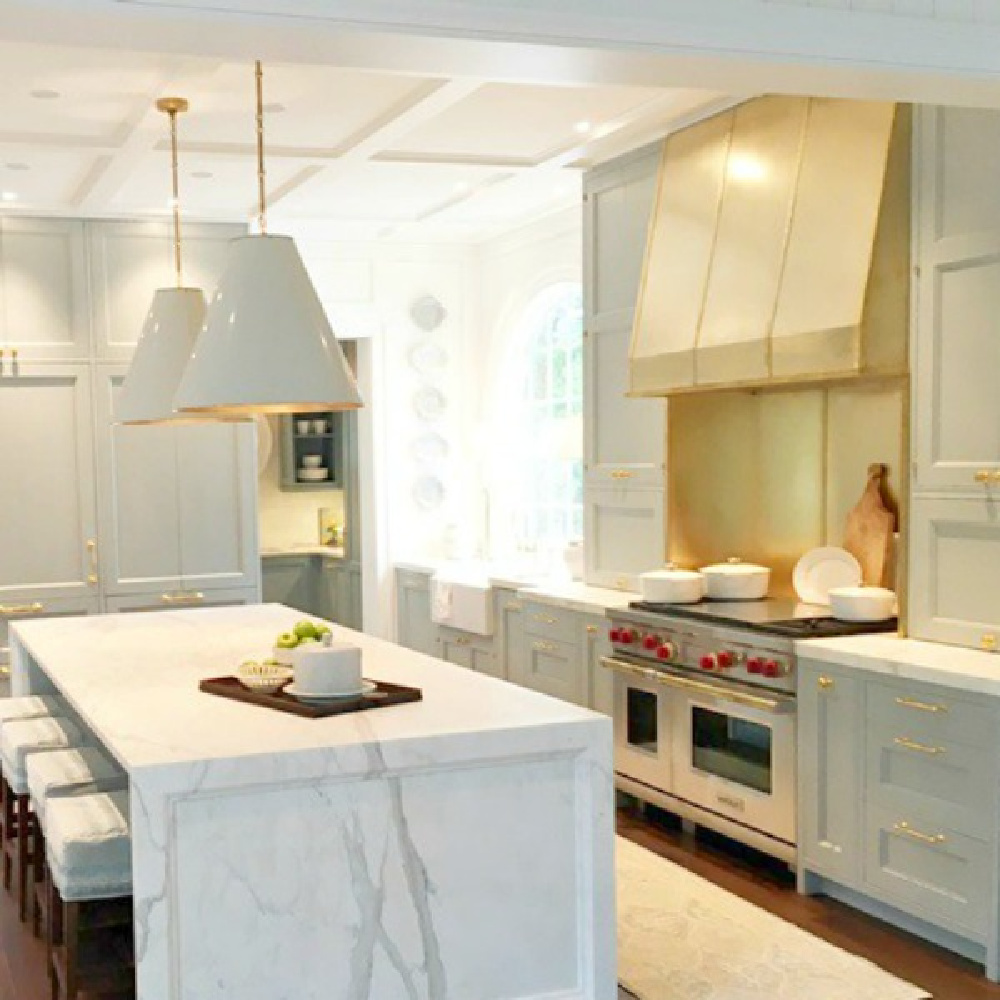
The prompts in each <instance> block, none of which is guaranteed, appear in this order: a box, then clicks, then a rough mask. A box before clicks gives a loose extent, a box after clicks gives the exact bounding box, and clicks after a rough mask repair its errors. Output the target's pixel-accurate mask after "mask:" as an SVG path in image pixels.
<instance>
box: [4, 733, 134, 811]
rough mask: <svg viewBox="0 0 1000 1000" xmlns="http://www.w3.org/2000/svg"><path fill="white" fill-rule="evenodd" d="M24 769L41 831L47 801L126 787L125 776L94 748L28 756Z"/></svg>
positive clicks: (48, 751) (111, 761)
mask: <svg viewBox="0 0 1000 1000" xmlns="http://www.w3.org/2000/svg"><path fill="white" fill-rule="evenodd" d="M24 769H25V772H26V774H27V777H28V795H29V796H31V804H32V807H33V808H34V811H35V815H36V816H37V817H38V822H39V823H40V824H41V826H42V829H43V830H44V829H45V806H46V803H48V802H49V800H50V799H57V798H62V797H64V796H66V795H84V794H87V793H89V792H110V791H114V790H117V789H120V788H125V787H127V786H128V777H127V776H126V774H125V772H124V771H123V770H122V769H121V768H120V767H119V766H118V765H117V764H116V763H115V762H114V761H113V760H112V759H111V758H110V757H109V756H108V755H107V754H106V753H105V752H104V751H103V750H99V749H98V748H97V747H79V748H75V749H72V750H46V751H44V752H42V753H32V754H28V758H27V760H26V761H25V765H24Z"/></svg>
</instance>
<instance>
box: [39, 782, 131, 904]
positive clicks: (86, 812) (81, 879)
mask: <svg viewBox="0 0 1000 1000" xmlns="http://www.w3.org/2000/svg"><path fill="white" fill-rule="evenodd" d="M45 815H46V822H47V824H48V828H47V829H46V831H45V849H46V854H47V856H48V862H49V868H50V869H51V871H52V881H53V882H54V883H55V885H56V888H57V889H58V890H59V895H60V896H62V898H63V899H64V900H66V901H67V902H72V901H82V900H89V899H113V898H114V897H116V896H128V895H131V893H132V839H131V837H130V836H129V820H128V815H129V802H128V792H127V791H118V792H98V793H96V794H94V795H74V796H71V797H69V798H65V799H52V800H51V801H50V802H49V804H48V807H47V808H46V812H45Z"/></svg>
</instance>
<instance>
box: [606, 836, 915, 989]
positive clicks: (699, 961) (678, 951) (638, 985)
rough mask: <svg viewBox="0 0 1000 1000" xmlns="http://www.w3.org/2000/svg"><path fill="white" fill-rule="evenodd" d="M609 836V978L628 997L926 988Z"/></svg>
mask: <svg viewBox="0 0 1000 1000" xmlns="http://www.w3.org/2000/svg"><path fill="white" fill-rule="evenodd" d="M616 839H617V872H618V979H619V981H620V982H621V984H622V986H623V987H624V988H625V990H627V991H629V992H631V993H633V994H634V995H635V996H636V997H637V998H638V1000H926V998H927V997H929V994H928V993H927V992H926V991H924V990H922V989H920V988H919V987H916V986H913V985H912V984H910V983H907V982H904V981H903V980H902V979H897V978H896V977H895V976H892V975H890V974H889V973H888V972H886V971H884V970H883V969H880V968H879V967H878V966H877V965H873V964H872V963H871V962H868V961H866V960H865V959H863V958H858V957H857V956H856V955H851V954H849V953H848V952H846V951H842V950H841V949H840V948H837V947H835V946H834V945H832V944H828V943H827V942H826V941H823V940H821V939H820V938H818V937H816V936H814V935H813V934H810V933H809V932H808V931H804V930H802V929H801V928H799V927H796V926H795V925H794V924H790V923H788V922H787V921H785V920H782V919H781V918H780V917H776V916H774V915H773V914H771V913H768V912H767V911H766V910H762V909H761V908H760V907H758V906H754V905H753V904H752V903H748V902H747V901H746V900H744V899H741V898H740V897H739V896H734V895H733V894H732V893H731V892H726V891H725V890H724V889H720V888H719V887H718V886H716V885H713V884H712V883H711V882H707V881H706V880H705V879H703V878H701V877H699V876H698V875H694V874H692V873H691V872H689V871H687V869H685V868H681V867H679V866H678V865H675V864H673V863H672V862H670V861H667V860H665V859H664V858H660V857H658V856H657V855H655V854H652V853H651V852H650V851H647V850H646V849H645V848H642V847H639V846H638V845H637V844H633V843H632V842H631V841H629V840H626V839H625V838H624V837H618V838H616ZM620 996H624V997H627V996H628V993H621V994H620Z"/></svg>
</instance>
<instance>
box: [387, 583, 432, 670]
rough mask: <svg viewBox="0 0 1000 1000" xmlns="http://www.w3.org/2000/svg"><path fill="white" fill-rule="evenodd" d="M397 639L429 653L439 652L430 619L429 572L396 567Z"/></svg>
mask: <svg viewBox="0 0 1000 1000" xmlns="http://www.w3.org/2000/svg"><path fill="white" fill-rule="evenodd" d="M396 642H398V643H399V644H400V645H401V646H405V647H406V648H407V649H414V650H416V651H417V652H418V653H426V654H427V655H428V656H437V655H438V646H437V626H436V625H435V624H434V622H432V621H431V574H430V573H429V572H428V573H419V572H417V571H415V570H404V569H398V570H396Z"/></svg>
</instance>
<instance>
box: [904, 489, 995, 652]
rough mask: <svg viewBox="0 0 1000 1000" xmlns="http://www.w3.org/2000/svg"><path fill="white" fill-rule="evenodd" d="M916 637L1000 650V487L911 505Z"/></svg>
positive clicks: (925, 499) (920, 500) (913, 628)
mask: <svg viewBox="0 0 1000 1000" xmlns="http://www.w3.org/2000/svg"><path fill="white" fill-rule="evenodd" d="M910 516H911V524H912V527H911V532H912V541H911V555H910V634H911V635H912V636H913V637H914V638H915V639H930V640H931V641H936V642H953V643H956V644H958V645H961V646H970V647H974V648H976V647H978V648H983V649H998V648H1000V601H998V600H997V594H1000V488H998V489H996V490H993V491H992V492H990V493H987V492H986V491H985V490H984V495H983V497H982V498H981V499H979V500H964V499H957V498H956V499H935V498H928V497H921V496H915V497H914V498H913V500H912V503H911V514H910Z"/></svg>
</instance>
